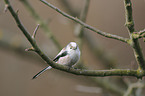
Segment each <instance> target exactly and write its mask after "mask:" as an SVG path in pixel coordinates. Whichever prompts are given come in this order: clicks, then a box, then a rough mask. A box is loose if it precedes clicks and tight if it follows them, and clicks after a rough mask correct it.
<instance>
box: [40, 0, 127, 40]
mask: <svg viewBox="0 0 145 96" xmlns="http://www.w3.org/2000/svg"><path fill="white" fill-rule="evenodd" d="M40 1H41V2H43V3H44V4H45V5H47V6H49V7H50V8H52V9H54V10H55V11H57V12H58V13H60V14H62V15H63V16H65V17H67V18H68V19H71V20H73V21H75V22H77V23H79V24H80V25H82V26H83V27H85V28H87V29H90V30H92V31H94V32H96V33H98V34H100V35H102V36H104V37H107V38H112V39H116V40H119V41H122V42H125V43H127V41H128V40H129V39H128V38H124V37H121V36H117V35H114V34H110V33H106V32H103V31H100V30H98V29H96V28H94V27H92V26H90V25H88V24H86V23H84V22H83V21H81V20H79V19H78V18H75V17H73V16H70V15H68V14H67V13H65V12H63V11H61V10H60V9H59V8H57V7H55V6H54V5H52V4H50V3H48V2H46V1H45V0H40Z"/></svg>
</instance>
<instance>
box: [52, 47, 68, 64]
mask: <svg viewBox="0 0 145 96" xmlns="http://www.w3.org/2000/svg"><path fill="white" fill-rule="evenodd" d="M66 55H67V51H65V48H63V49H62V50H61V51H60V52H59V53H58V55H57V56H56V57H55V58H54V59H53V61H55V62H57V61H58V60H59V58H60V57H64V56H66Z"/></svg>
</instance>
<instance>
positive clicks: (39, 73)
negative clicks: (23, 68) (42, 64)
mask: <svg viewBox="0 0 145 96" xmlns="http://www.w3.org/2000/svg"><path fill="white" fill-rule="evenodd" d="M51 68H52V67H51V66H48V67H46V68H44V69H43V70H41V71H40V72H38V73H37V74H36V75H35V76H33V78H32V79H35V78H37V77H38V76H39V75H41V74H42V73H43V72H45V71H46V70H48V69H51Z"/></svg>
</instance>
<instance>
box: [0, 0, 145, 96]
mask: <svg viewBox="0 0 145 96" xmlns="http://www.w3.org/2000/svg"><path fill="white" fill-rule="evenodd" d="M47 1H48V2H50V3H51V4H53V5H54V6H56V7H58V8H59V9H61V10H63V11H64V12H66V13H68V14H71V15H72V16H74V17H77V18H79V16H80V13H81V10H83V7H84V5H85V0H53V1H52V0H47ZM10 2H11V5H12V6H13V8H14V9H15V10H19V11H18V15H19V18H20V20H21V22H22V23H23V25H24V26H25V28H26V29H27V30H28V31H29V32H30V34H32V33H33V31H34V29H35V28H36V26H37V24H40V23H41V22H40V20H38V19H40V18H41V21H44V22H43V23H44V24H45V26H47V28H45V27H40V28H39V29H38V32H37V35H36V41H37V44H38V45H39V46H40V48H41V50H42V51H43V52H45V53H46V54H47V56H48V57H50V58H51V59H53V58H54V57H55V56H56V55H57V53H58V52H59V51H60V48H58V45H56V44H55V43H54V41H53V40H52V39H50V38H49V37H51V36H50V34H51V35H53V37H54V39H55V40H57V41H58V43H59V45H60V46H61V47H64V46H66V45H67V44H68V43H69V42H71V41H76V42H79V40H80V39H81V40H82V42H81V51H82V56H81V62H80V63H81V64H83V65H84V66H85V67H87V68H88V69H96V70H103V69H113V68H115V69H116V68H117V69H118V68H120V69H129V68H130V69H136V68H137V64H136V61H135V58H134V55H133V51H132V49H131V47H130V46H129V45H127V44H125V43H122V42H120V41H117V40H113V39H108V38H105V37H102V36H100V35H98V34H96V33H95V32H92V31H89V30H87V29H86V30H83V36H82V37H79V36H76V35H75V32H74V31H75V30H76V26H77V24H76V23H75V22H73V21H71V20H69V19H67V18H65V17H64V16H62V15H60V14H59V13H57V12H56V11H54V10H52V9H51V8H49V7H47V6H46V5H44V4H43V3H42V2H40V1H39V0H10ZM28 4H30V6H31V7H32V8H33V9H34V11H35V12H34V11H33V12H34V13H31V12H30V7H28ZM132 4H133V18H134V22H135V29H136V31H139V30H143V29H144V28H145V1H144V0H132ZM4 9H5V3H4V0H0V95H1V96H9V95H11V96H40V95H42V96H47V95H49V96H57V95H59V96H88V95H89V96H96V95H97V96H121V95H123V94H124V92H125V91H126V90H127V88H128V84H131V83H135V82H137V79H136V78H134V77H102V78H101V77H96V78H92V77H84V76H76V75H73V74H69V73H66V72H62V71H59V70H56V69H52V70H48V71H46V72H45V73H43V74H42V75H41V76H39V77H38V78H36V79H35V80H32V79H31V78H32V77H33V76H34V75H35V74H36V73H37V72H39V71H40V70H42V69H43V68H45V67H46V66H48V65H47V64H46V63H45V62H44V61H43V60H42V59H41V58H40V57H39V56H38V55H37V54H36V53H35V52H25V49H26V48H30V47H31V45H30V43H29V42H28V40H27V39H26V38H25V36H24V35H23V34H22V32H21V31H20V29H19V28H18V27H17V25H16V23H15V21H14V19H13V17H12V16H11V14H10V13H9V11H8V10H7V12H4ZM35 13H37V14H38V15H39V17H40V18H36V17H37V16H36V14H35ZM35 16H36V17H35ZM86 23H87V24H89V25H91V26H93V27H95V28H97V29H99V30H101V31H104V32H107V33H112V34H116V35H120V36H123V37H129V36H128V32H127V29H126V27H125V26H124V24H125V14H124V2H123V0H90V3H89V7H88V12H87V17H86ZM48 32H49V36H48ZM140 43H141V47H142V50H143V54H144V56H145V43H144V42H143V40H142V39H141V40H140ZM141 90H144V89H143V88H141ZM134 92H136V93H137V92H138V91H134ZM142 92H143V91H141V92H140V93H142ZM131 96H134V95H131ZM142 96H143V95H142Z"/></svg>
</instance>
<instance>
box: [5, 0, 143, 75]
mask: <svg viewBox="0 0 145 96" xmlns="http://www.w3.org/2000/svg"><path fill="white" fill-rule="evenodd" d="M4 1H5V3H6V4H7V6H8V10H9V11H10V13H11V14H12V16H13V18H14V19H15V21H16V23H17V25H18V27H19V28H20V30H21V31H22V32H23V34H24V35H25V37H26V38H27V39H28V41H29V42H30V43H31V45H32V46H33V48H34V51H35V52H36V53H37V54H38V55H39V56H40V57H41V58H42V59H43V60H44V61H45V62H47V64H49V65H50V66H52V67H53V68H55V69H59V70H62V71H65V72H68V73H72V74H75V75H83V76H96V77H104V76H134V77H137V78H141V77H143V76H145V71H142V72H140V71H137V70H130V69H113V70H81V69H73V68H69V67H67V66H64V65H60V64H57V63H55V62H53V61H52V60H51V59H50V58H48V57H47V55H45V54H44V53H43V52H42V51H41V50H40V48H39V47H38V46H37V44H36V42H35V39H34V38H32V37H31V35H30V34H29V32H28V31H27V30H26V29H25V27H24V26H23V25H22V23H21V21H20V20H19V17H18V15H17V14H16V12H15V11H14V10H13V8H12V6H11V5H10V2H9V0H4Z"/></svg>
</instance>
